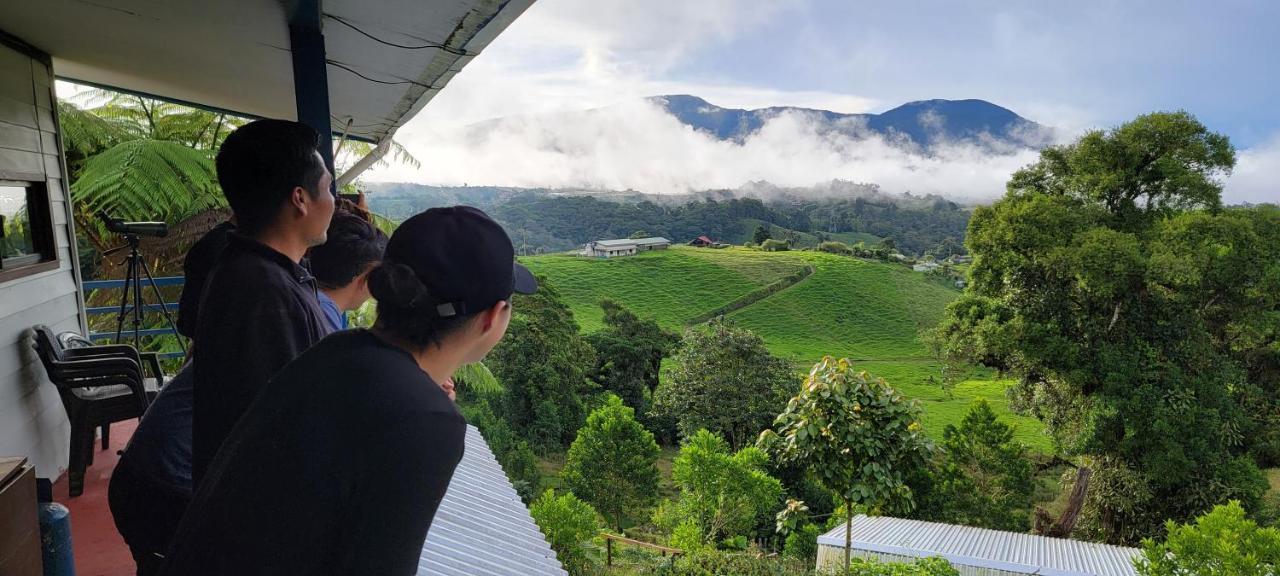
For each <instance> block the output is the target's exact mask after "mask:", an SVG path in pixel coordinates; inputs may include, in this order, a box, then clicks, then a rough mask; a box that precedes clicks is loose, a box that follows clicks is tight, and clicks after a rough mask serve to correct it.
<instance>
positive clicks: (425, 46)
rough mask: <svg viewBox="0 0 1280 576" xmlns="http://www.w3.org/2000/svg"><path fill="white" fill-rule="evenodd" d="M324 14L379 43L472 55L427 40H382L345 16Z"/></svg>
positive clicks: (410, 48)
mask: <svg viewBox="0 0 1280 576" xmlns="http://www.w3.org/2000/svg"><path fill="white" fill-rule="evenodd" d="M325 16H326V17H328V18H329V19H331V20H333V21H335V22H337V23H339V24H342V25H343V26H346V27H347V28H350V29H352V30H355V31H356V32H359V33H360V34H361V35H363V36H364V37H366V38H368V39H370V40H373V41H374V42H377V43H379V44H386V45H387V46H391V47H394V48H400V49H403V50H441V51H444V52H448V53H450V54H453V55H456V56H472V54H471V53H470V52H467V51H466V50H459V49H457V48H450V47H449V46H445V45H444V44H434V43H430V42H428V43H426V44H423V45H421V46H410V45H407V44H397V43H395V42H388V41H386V40H383V39H381V38H378V37H377V36H374V35H373V34H370V33H368V32H365V31H364V30H361V29H360V28H358V27H357V26H356V25H355V24H352V23H350V22H348V21H347V20H346V19H345V18H343V17H341V16H335V15H333V14H325Z"/></svg>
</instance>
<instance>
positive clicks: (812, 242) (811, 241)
mask: <svg viewBox="0 0 1280 576" xmlns="http://www.w3.org/2000/svg"><path fill="white" fill-rule="evenodd" d="M740 222H741V227H740V228H739V229H738V232H737V234H733V235H730V236H728V237H726V238H722V239H721V240H723V241H724V242H728V243H730V244H744V243H746V242H750V241H751V237H752V235H753V234H755V232H756V226H760V225H764V226H767V227H768V228H769V230H770V233H772V234H773V236H774V237H775V238H782V237H783V235H784V233H785V232H790V233H792V234H795V235H796V237H797V238H799V242H798V243H797V244H796V247H805V248H813V247H816V246H817V245H818V242H819V241H818V237H817V236H816V235H814V234H812V233H809V232H797V231H794V230H790V229H787V228H783V227H782V226H778V225H777V224H770V223H768V222H765V221H764V220H756V219H753V218H743V219H742V220H740ZM825 234H826V236H827V237H828V238H829V239H831V240H835V241H837V242H844V243H845V244H848V245H850V246H852V245H854V244H857V243H858V242H866V243H867V245H872V244H878V243H879V242H880V237H879V236H875V235H872V234H867V233H864V232H834V233H825Z"/></svg>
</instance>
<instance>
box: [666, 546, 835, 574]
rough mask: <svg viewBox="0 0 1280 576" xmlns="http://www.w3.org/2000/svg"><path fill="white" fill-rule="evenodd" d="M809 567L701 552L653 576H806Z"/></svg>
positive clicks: (751, 556) (755, 555)
mask: <svg viewBox="0 0 1280 576" xmlns="http://www.w3.org/2000/svg"><path fill="white" fill-rule="evenodd" d="M811 572H812V566H811V565H810V564H809V563H808V562H801V561H799V560H796V559H794V558H785V557H780V556H765V555H763V554H760V553H759V552H722V551H717V550H701V551H697V552H693V553H691V554H685V555H682V556H680V557H679V558H677V559H676V560H675V561H673V562H671V563H670V564H668V565H663V566H659V567H657V568H656V569H654V570H653V571H652V572H650V573H651V574H654V575H655V576H808V575H809V574H810V573H811Z"/></svg>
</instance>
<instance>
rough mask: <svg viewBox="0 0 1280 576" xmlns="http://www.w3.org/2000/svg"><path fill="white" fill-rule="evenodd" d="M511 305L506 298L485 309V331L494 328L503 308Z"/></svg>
mask: <svg viewBox="0 0 1280 576" xmlns="http://www.w3.org/2000/svg"><path fill="white" fill-rule="evenodd" d="M510 305H511V304H509V303H507V301H506V300H499V301H498V302H497V303H496V304H494V305H493V306H491V307H490V308H489V309H488V310H485V311H484V325H483V326H482V327H483V328H484V330H483V331H484V332H488V331H489V330H490V329H492V328H493V326H494V325H495V324H497V323H498V318H500V317H501V314H502V311H503V309H505V308H506V307H507V306H510Z"/></svg>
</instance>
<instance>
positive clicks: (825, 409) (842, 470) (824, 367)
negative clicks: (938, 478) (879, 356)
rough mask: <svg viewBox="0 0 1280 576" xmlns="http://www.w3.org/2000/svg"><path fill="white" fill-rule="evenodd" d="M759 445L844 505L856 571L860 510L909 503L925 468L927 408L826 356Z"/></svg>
mask: <svg viewBox="0 0 1280 576" xmlns="http://www.w3.org/2000/svg"><path fill="white" fill-rule="evenodd" d="M759 443H760V446H761V447H762V448H764V449H765V450H767V451H769V452H771V453H772V454H774V455H775V456H776V457H777V458H778V460H780V461H782V462H784V463H789V462H799V463H804V464H805V465H807V466H808V467H809V468H810V469H811V470H812V471H813V472H814V474H815V475H816V476H817V478H818V480H819V481H820V482H821V483H822V484H823V485H824V486H826V487H827V488H828V489H830V490H831V491H833V492H835V493H836V494H837V495H839V497H840V499H841V500H843V501H844V505H845V550H844V562H845V567H846V569H847V568H848V566H849V550H850V547H851V539H852V533H851V532H850V529H851V526H852V523H853V514H854V505H855V504H858V505H861V506H866V507H868V508H872V509H875V508H879V507H883V506H887V505H892V504H896V505H899V506H909V503H910V502H911V489H910V488H908V487H907V484H906V477H907V476H908V475H909V474H911V473H913V472H914V471H915V470H916V469H918V468H919V467H921V466H923V465H924V464H925V459H926V457H927V454H928V451H929V449H928V443H927V441H926V440H925V438H924V432H923V430H922V428H921V426H920V409H919V407H918V406H917V405H916V404H915V403H913V402H908V401H907V400H906V399H904V398H903V397H902V395H901V394H899V393H898V392H897V391H896V390H894V389H893V388H891V387H889V385H888V384H886V383H885V381H884V380H883V379H880V378H875V379H872V378H871V377H870V376H869V375H868V374H867V373H866V372H854V370H853V367H852V366H851V365H850V363H849V361H848V360H847V359H841V360H835V359H834V358H831V357H830V356H827V357H825V358H823V359H822V361H821V362H819V363H818V364H817V365H815V366H814V367H813V370H812V371H811V372H810V373H809V377H808V379H806V380H805V383H804V387H803V388H802V389H801V390H800V393H799V394H798V395H796V397H794V398H792V399H791V401H790V402H788V403H787V407H786V410H784V411H783V412H782V413H781V414H779V415H778V418H777V420H776V421H775V422H774V428H773V429H772V430H766V431H764V432H763V433H762V434H761V435H760V441H759Z"/></svg>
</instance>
